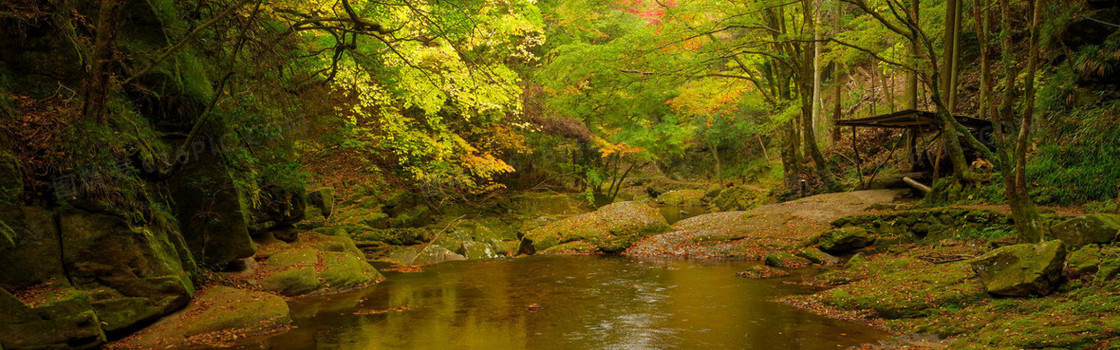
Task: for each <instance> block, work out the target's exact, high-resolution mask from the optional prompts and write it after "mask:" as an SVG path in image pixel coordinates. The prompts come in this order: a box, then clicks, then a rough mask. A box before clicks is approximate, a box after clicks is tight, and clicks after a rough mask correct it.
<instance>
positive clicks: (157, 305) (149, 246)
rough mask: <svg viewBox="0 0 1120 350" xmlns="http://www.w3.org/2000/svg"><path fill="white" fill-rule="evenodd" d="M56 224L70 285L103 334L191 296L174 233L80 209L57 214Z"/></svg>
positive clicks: (164, 311) (171, 308) (141, 320)
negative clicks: (86, 299)
mask: <svg viewBox="0 0 1120 350" xmlns="http://www.w3.org/2000/svg"><path fill="white" fill-rule="evenodd" d="M59 224H60V225H59V227H60V229H61V231H62V234H61V237H62V247H61V248H62V251H61V256H62V259H63V264H64V266H65V268H66V271H67V275H68V276H69V280H70V281H71V283H73V285H74V287H76V288H78V289H81V290H83V291H85V292H87V293H89V295H90V297H91V299H92V303H93V309H94V310H95V311H97V314H98V317H99V318H100V320H101V325H102V328H103V329H104V330H105V331H106V332H117V331H123V330H127V329H129V328H131V327H133V326H135V325H137V324H141V323H147V322H151V321H152V320H155V319H156V318H158V317H160V316H162V315H164V314H167V313H169V312H171V311H174V310H177V309H179V308H181V307H183V305H186V304H187V302H188V301H189V300H190V298H191V295H193V294H194V285H193V284H192V282H191V278H190V275H189V273H188V272H187V270H188V268H189V267H188V268H185V267H184V261H186V262H187V263H186V264H188V266H189V264H192V263H191V262H190V260H189V259H190V258H189V257H187V258H185V259H184V258H183V257H181V256H180V255H179V254H180V252H179V250H178V249H177V248H176V246H177V245H178V246H181V244H182V243H181V241H180V240H179V238H178V237H177V236H176V235H175V234H174V233H173V232H174V231H170V230H168V229H164V228H159V227H154V226H152V227H148V226H133V225H131V224H130V223H129V222H128V221H126V220H124V219H121V218H119V217H116V216H112V215H108V214H101V213H88V212H84V211H80V210H71V211H67V212H64V213H62V214H60V215H59Z"/></svg>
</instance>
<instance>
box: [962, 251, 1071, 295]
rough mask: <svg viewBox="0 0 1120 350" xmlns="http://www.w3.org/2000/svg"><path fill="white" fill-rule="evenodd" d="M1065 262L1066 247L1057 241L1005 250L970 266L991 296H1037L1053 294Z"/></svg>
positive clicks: (986, 256) (980, 259) (984, 256)
mask: <svg viewBox="0 0 1120 350" xmlns="http://www.w3.org/2000/svg"><path fill="white" fill-rule="evenodd" d="M1065 262H1066V247H1065V244H1064V243H1062V241H1057V240H1055V241H1049V242H1044V243H1039V244H1016V245H1010V246H1006V247H1002V248H999V249H996V250H993V251H990V252H988V253H986V254H984V255H982V256H980V257H978V258H976V259H974V260H972V262H971V264H972V266H973V268H974V269H975V270H976V274H977V275H978V276H980V280H981V281H982V282H983V283H984V286H985V287H986V288H987V289H988V292H989V293H991V294H995V295H1003V296H1032V295H1034V296H1038V295H1047V294H1050V292H1051V291H1053V290H1054V288H1056V287H1057V286H1058V282H1059V280H1060V279H1061V277H1062V267H1063V266H1064V265H1065Z"/></svg>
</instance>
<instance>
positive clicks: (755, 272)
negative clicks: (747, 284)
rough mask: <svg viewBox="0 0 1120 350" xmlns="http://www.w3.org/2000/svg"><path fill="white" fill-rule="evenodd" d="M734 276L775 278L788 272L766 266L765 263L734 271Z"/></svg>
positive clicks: (786, 274)
mask: <svg viewBox="0 0 1120 350" xmlns="http://www.w3.org/2000/svg"><path fill="white" fill-rule="evenodd" d="M735 276H739V277H743V278H753V279H762V278H777V277H785V276H789V272H786V270H782V269H776V268H773V267H770V266H766V265H754V266H751V267H748V268H747V270H746V271H739V272H736V273H735Z"/></svg>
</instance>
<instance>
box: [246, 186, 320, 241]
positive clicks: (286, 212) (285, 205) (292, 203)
mask: <svg viewBox="0 0 1120 350" xmlns="http://www.w3.org/2000/svg"><path fill="white" fill-rule="evenodd" d="M307 202H308V198H307V194H306V193H305V191H304V189H303V188H298V187H297V188H284V187H280V186H268V187H265V188H263V189H261V192H260V196H259V197H258V200H257V204H256V205H255V206H253V207H252V208H251V209H252V210H250V211H249V213H250V214H249V217H250V221H251V223H250V224H249V231H250V232H252V233H253V234H255V235H259V234H260V233H262V232H265V231H269V230H276V229H284V228H290V227H292V226H293V225H295V224H296V223H298V222H300V221H301V220H303V219H304V218H305V217H306V210H307Z"/></svg>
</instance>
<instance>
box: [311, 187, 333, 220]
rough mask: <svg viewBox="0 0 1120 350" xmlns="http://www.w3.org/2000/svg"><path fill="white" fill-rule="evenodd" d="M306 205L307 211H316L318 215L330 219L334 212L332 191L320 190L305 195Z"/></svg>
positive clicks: (331, 189) (328, 189) (327, 189)
mask: <svg viewBox="0 0 1120 350" xmlns="http://www.w3.org/2000/svg"><path fill="white" fill-rule="evenodd" d="M307 204H308V208H309V209H312V208H313V209H316V210H318V211H319V215H322V216H323V217H325V218H329V217H331V213H333V212H334V189H333V188H330V187H328V188H321V189H318V190H314V191H311V192H309V193H307Z"/></svg>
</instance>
